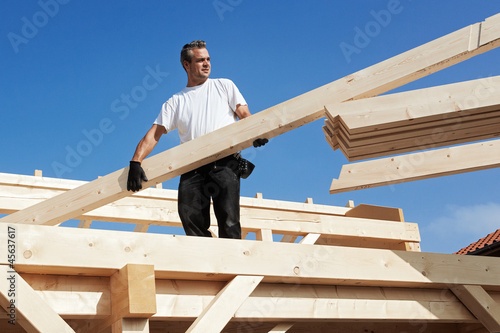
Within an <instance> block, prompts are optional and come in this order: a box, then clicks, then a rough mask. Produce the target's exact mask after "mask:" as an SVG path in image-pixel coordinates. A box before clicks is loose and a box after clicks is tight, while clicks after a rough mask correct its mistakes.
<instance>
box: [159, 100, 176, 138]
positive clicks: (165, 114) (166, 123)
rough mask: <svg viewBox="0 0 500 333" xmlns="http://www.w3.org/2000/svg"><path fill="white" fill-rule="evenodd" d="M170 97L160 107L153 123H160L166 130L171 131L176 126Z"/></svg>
mask: <svg viewBox="0 0 500 333" xmlns="http://www.w3.org/2000/svg"><path fill="white" fill-rule="evenodd" d="M172 102H173V101H172V99H169V100H168V101H166V102H165V103H163V106H162V107H161V111H160V114H159V115H158V117H156V120H155V121H154V124H156V125H162V126H163V127H165V129H166V130H167V132H170V131H173V130H175V129H176V128H177V120H176V118H177V117H176V112H175V109H174V108H173V107H172Z"/></svg>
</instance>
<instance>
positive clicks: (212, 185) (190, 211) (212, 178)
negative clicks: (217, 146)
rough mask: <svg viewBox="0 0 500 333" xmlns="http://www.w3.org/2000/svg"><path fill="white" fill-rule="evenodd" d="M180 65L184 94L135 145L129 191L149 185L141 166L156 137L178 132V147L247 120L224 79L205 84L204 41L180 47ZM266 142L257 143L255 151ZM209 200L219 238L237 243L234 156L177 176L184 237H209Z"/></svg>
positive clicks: (207, 73)
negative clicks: (179, 141)
mask: <svg viewBox="0 0 500 333" xmlns="http://www.w3.org/2000/svg"><path fill="white" fill-rule="evenodd" d="M181 64H182V66H183V68H184V70H185V71H186V74H187V78H188V82H187V86H186V88H184V89H183V90H182V91H180V92H178V93H177V94H175V95H174V96H172V97H171V98H170V99H169V100H168V101H167V102H165V103H164V104H163V107H162V110H161V112H160V114H159V115H158V117H157V118H156V120H155V122H154V124H153V126H152V127H151V129H150V130H149V131H148V132H147V133H146V135H145V136H144V138H143V139H142V140H141V141H140V142H139V144H138V145H137V148H136V150H135V154H134V156H133V158H132V160H131V161H130V168H129V175H128V182H127V189H128V190H132V191H134V192H135V191H139V190H140V189H141V188H142V185H141V182H142V181H147V178H146V175H145V173H144V170H143V169H142V167H141V162H142V160H143V159H144V158H146V156H148V155H149V154H150V153H151V151H152V150H153V148H154V147H155V146H156V144H157V143H158V141H159V139H160V137H161V136H162V135H163V134H166V133H167V132H169V131H172V130H174V129H176V128H177V129H178V130H179V136H180V139H181V144H182V143H184V142H187V141H189V140H192V139H195V138H197V137H199V136H202V135H204V134H207V133H210V132H212V131H215V130H217V129H219V128H221V127H224V126H226V125H230V124H232V123H234V122H235V121H236V120H237V119H236V118H239V119H243V118H246V117H248V116H250V115H251V114H250V111H249V109H248V105H247V103H246V101H245V99H244V98H243V96H242V95H241V93H240V92H239V90H238V88H237V87H236V86H235V85H234V83H233V82H232V81H230V80H228V79H209V76H210V71H211V65H210V55H209V53H208V50H207V48H206V44H205V42H204V41H199V40H198V41H193V42H191V43H189V44H186V45H184V47H183V48H182V51H181ZM266 142H267V139H257V140H255V142H254V146H255V147H258V146H261V145H264V144H265V143H266ZM210 199H212V201H213V207H214V212H215V215H216V217H217V223H218V226H219V237H221V238H236V239H240V238H241V226H240V206H239V201H240V177H239V172H238V160H237V158H236V157H235V156H234V155H230V156H228V157H225V158H222V159H220V160H217V161H215V162H213V163H209V164H207V165H204V166H202V167H200V168H198V169H195V170H193V171H190V172H188V173H185V174H183V175H181V179H180V182H179V192H178V210H179V216H180V218H181V221H182V226H183V227H184V231H185V232H186V235H190V236H205V237H211V233H210V231H209V230H208V229H209V227H210Z"/></svg>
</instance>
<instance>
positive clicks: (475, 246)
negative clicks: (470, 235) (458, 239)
mask: <svg viewBox="0 0 500 333" xmlns="http://www.w3.org/2000/svg"><path fill="white" fill-rule="evenodd" d="M495 242H500V229H498V230H497V231H495V232H492V233H491V234H489V235H488V236H486V237H483V238H481V239H480V240H478V241H477V242H475V243H472V244H471V245H469V246H467V247H464V248H463V249H461V250H460V251H458V252H455V254H467V253H470V252H474V251H477V250H479V249H482V248H484V247H486V246H489V245H491V244H493V243H495Z"/></svg>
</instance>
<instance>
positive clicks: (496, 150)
mask: <svg viewBox="0 0 500 333" xmlns="http://www.w3.org/2000/svg"><path fill="white" fill-rule="evenodd" d="M499 166H500V140H492V141H486V142H479V143H471V144H468V145H464V146H457V147H449V148H442V149H437V150H431V151H425V152H420V153H413V154H408V155H402V156H395V157H389V158H383V159H378V160H371V161H365V162H358V163H351V164H347V165H344V166H342V169H341V171H340V176H339V178H338V179H333V181H332V184H331V187H330V193H331V194H333V193H341V192H347V191H354V190H361V189H366V188H372V187H376V186H384V185H390V184H399V183H403V182H409V181H415V180H421V179H428V178H433V177H441V176H447V175H454V174H459V173H464V172H471V171H477V170H485V169H490V168H496V167H499Z"/></svg>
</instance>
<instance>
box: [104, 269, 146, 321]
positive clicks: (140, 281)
mask: <svg viewBox="0 0 500 333" xmlns="http://www.w3.org/2000/svg"><path fill="white" fill-rule="evenodd" d="M110 284H111V295H112V298H111V301H112V302H111V303H112V311H113V316H115V317H118V318H149V317H151V316H152V315H154V314H155V313H156V297H155V296H156V289H155V288H156V287H155V272H154V267H153V265H138V264H127V265H125V266H124V267H123V268H122V269H120V270H119V271H118V272H116V273H114V274H113V275H112V276H111V278H110Z"/></svg>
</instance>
